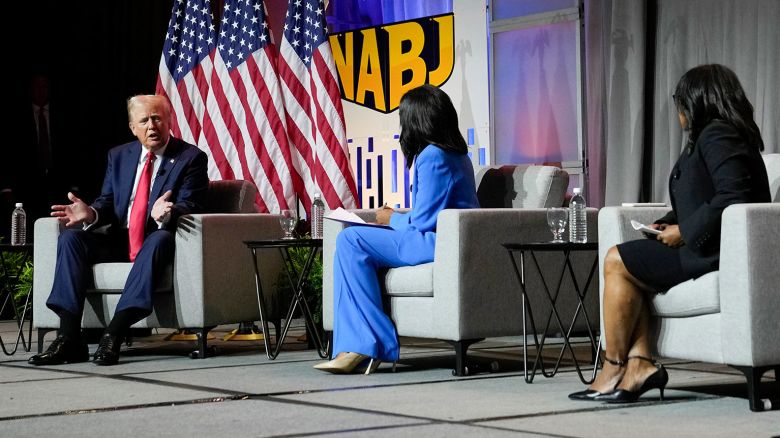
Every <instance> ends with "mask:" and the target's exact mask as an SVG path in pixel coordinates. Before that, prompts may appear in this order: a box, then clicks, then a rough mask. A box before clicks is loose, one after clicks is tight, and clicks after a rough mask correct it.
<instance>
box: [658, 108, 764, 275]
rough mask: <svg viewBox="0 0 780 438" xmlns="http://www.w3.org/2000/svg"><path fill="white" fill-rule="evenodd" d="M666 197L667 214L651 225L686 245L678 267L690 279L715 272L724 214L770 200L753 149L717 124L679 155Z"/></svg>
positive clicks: (725, 126) (761, 166) (761, 163)
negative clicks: (676, 229)
mask: <svg viewBox="0 0 780 438" xmlns="http://www.w3.org/2000/svg"><path fill="white" fill-rule="evenodd" d="M669 196H670V197H671V200H672V211H671V212H669V214H667V215H666V216H664V217H663V218H661V219H659V220H658V221H656V223H667V224H672V225H673V224H678V225H679V226H680V234H681V235H682V238H683V241H684V242H685V245H684V246H682V247H680V261H681V263H682V267H683V270H684V271H685V272H686V273H687V274H689V275H691V276H692V277H693V278H696V277H699V276H701V275H703V274H705V273H707V272H711V271H714V270H717V269H718V263H719V260H720V230H721V227H720V224H721V215H722V214H723V209H725V208H726V207H728V206H729V205H732V204H741V203H748V202H770V200H771V198H770V195H769V178H768V177H767V174H766V167H765V165H764V160H763V159H762V158H761V153H760V152H759V151H758V148H756V147H755V145H748V144H747V143H746V141H745V139H744V138H743V137H742V136H740V134H739V132H737V130H736V129H735V128H734V127H733V126H731V125H729V124H727V123H725V122H723V121H720V120H715V121H713V122H711V123H710V124H709V125H707V126H706V127H705V128H704V130H702V132H701V134H700V135H699V138H698V139H697V141H696V144H695V145H694V146H693V147H692V148H691V147H686V148H685V150H684V151H683V153H682V155H680V158H679V159H678V160H677V164H675V165H674V168H673V169H672V174H671V175H670V177H669Z"/></svg>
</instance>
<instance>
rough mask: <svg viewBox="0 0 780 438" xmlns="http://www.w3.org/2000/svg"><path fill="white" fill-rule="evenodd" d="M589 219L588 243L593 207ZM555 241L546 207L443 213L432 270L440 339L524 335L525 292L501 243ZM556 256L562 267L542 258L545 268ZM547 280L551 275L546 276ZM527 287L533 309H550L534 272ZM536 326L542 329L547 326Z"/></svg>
mask: <svg viewBox="0 0 780 438" xmlns="http://www.w3.org/2000/svg"><path fill="white" fill-rule="evenodd" d="M587 215H588V239H589V240H590V241H594V240H595V238H596V230H597V222H596V221H597V210H596V209H594V208H589V209H588V211H587ZM551 239H552V234H551V233H550V229H549V227H548V225H547V211H546V209H544V208H522V209H515V208H495V209H492V208H480V209H469V210H444V211H442V212H441V213H439V218H438V224H437V233H436V252H435V256H434V270H433V287H434V300H435V301H436V303H435V304H434V307H435V308H436V309H437V311H436V312H435V313H434V319H435V322H434V324H433V326H434V327H436V328H437V330H439V331H440V332H441V334H440V335H439V336H444V334H445V333H453V332H455V333H460V336H461V337H462V338H475V337H485V336H499V335H503V334H506V335H509V334H517V333H519V328H520V327H521V317H520V315H521V311H522V307H521V300H520V297H521V294H520V289H519V285H518V281H517V277H516V274H515V272H514V270H513V269H512V266H511V262H512V260H511V258H510V256H509V253H508V251H507V250H506V249H505V248H504V247H503V246H502V244H503V243H531V242H542V241H549V240H551ZM580 255H583V254H579V255H576V257H575V256H573V258H574V259H576V260H575V261H573V263H574V264H577V263H578V262H577V261H578V260H579V259H580V257H579V256H580ZM556 256H557V257H558V258H557V260H558V263H561V259H560V255H559V254H539V261H540V264H541V266H542V269H546V268H545V266H546V263H547V262H549V261H551V260H554V259H553V257H556ZM587 259H588V260H590V261H591V263H592V260H593V255H591V254H587ZM556 266H560V265H558V264H556ZM588 267H589V266H588ZM577 270H578V271H579V269H577ZM545 278H550V275H549V274H547V273H545ZM583 281H584V280H583ZM526 285H527V289H528V292H529V294H531V295H533V296H529V298H530V299H531V302H532V303H531V304H532V306H533V308H534V311H535V312H538V309H541V308H547V307H548V306H547V300H546V298H545V297H543V296H542V295H541V294H542V293H543V292H542V289H541V285H540V283H539V279H538V277H536V276H535V275H533V274H531V269H526ZM551 287H553V286H551ZM594 297H595V295H594ZM594 299H595V298H594ZM562 301H564V300H562ZM566 301H567V300H566ZM540 316H541V315H540ZM594 319H595V318H594ZM486 321H488V323H486ZM536 323H537V328H539V329H542V327H541V326H540V324H543V322H541V321H537V322H536ZM453 324H457V325H458V326H457V327H456V326H454V325H453ZM480 330H484V331H482V332H480ZM432 337H436V335H433V336H432Z"/></svg>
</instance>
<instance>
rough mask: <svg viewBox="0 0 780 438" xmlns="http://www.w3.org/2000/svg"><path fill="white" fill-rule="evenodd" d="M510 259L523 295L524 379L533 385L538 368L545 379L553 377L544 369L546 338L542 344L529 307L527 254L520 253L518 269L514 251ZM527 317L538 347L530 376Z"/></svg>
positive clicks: (535, 344) (511, 252)
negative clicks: (526, 274) (526, 287)
mask: <svg viewBox="0 0 780 438" xmlns="http://www.w3.org/2000/svg"><path fill="white" fill-rule="evenodd" d="M509 258H510V259H511V260H512V268H513V269H514V271H515V275H516V276H517V281H518V283H519V284H520V293H521V294H522V305H523V379H524V380H525V382H526V383H532V382H533V381H534V377H535V376H536V369H537V367H538V368H540V370H541V372H542V375H543V376H545V377H551V376H548V375H547V372H546V371H545V369H544V362H543V361H542V360H541V358H542V356H541V355H542V349H543V348H544V341H545V339H544V337H542V340H541V342H540V341H539V338H538V337H537V335H536V324H535V323H534V316H533V312H532V311H531V306H530V305H529V303H528V301H527V297H528V294H527V292H526V289H525V252H524V251H520V268H519V269H518V267H517V265H518V264H517V261H516V260H515V255H514V252H513V251H511V250H510V251H509ZM526 315H528V319H529V320H530V323H531V332H532V334H533V337H534V346H535V347H536V358H535V359H534V364H533V367H532V368H531V374H530V375H529V374H528V334H527V324H526Z"/></svg>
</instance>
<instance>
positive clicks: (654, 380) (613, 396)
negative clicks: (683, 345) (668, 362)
mask: <svg viewBox="0 0 780 438" xmlns="http://www.w3.org/2000/svg"><path fill="white" fill-rule="evenodd" d="M656 368H657V371H656V372H654V373H653V374H651V375H650V377H648V378H647V380H645V381H644V383H642V386H641V387H640V388H639V389H638V390H636V391H629V390H627V389H616V390H614V391H612V392H608V393H606V394H601V395H599V396H597V397H596V398H595V400H596V401H604V402H607V403H635V402H637V401H638V400H639V397H641V396H642V394H644V393H646V392H647V391H650V390H651V389H656V388H657V389H658V390H659V391H661V401H663V399H664V388H666V384H667V383H668V382H669V373H667V372H666V368H664V366H663V365H661V364H657V365H656Z"/></svg>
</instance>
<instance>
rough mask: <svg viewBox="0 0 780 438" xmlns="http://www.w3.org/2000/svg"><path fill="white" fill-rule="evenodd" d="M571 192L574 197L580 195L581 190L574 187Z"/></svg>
mask: <svg viewBox="0 0 780 438" xmlns="http://www.w3.org/2000/svg"><path fill="white" fill-rule="evenodd" d="M572 192H574V194H575V195H579V194H580V193H582V190H581V189H580V188H579V187H575V188H573V189H572Z"/></svg>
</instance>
